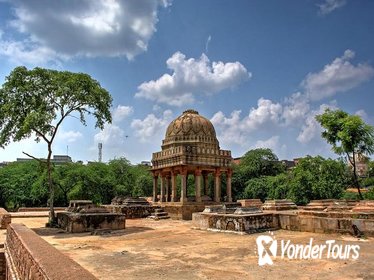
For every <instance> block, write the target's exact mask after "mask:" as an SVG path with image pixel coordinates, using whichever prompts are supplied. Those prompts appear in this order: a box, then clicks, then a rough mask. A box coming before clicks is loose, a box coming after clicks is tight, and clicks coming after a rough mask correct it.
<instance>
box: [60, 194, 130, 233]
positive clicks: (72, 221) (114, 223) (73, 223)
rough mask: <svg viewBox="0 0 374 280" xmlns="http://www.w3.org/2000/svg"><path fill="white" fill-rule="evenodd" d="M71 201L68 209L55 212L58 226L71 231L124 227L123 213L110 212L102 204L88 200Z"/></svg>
mask: <svg viewBox="0 0 374 280" xmlns="http://www.w3.org/2000/svg"><path fill="white" fill-rule="evenodd" d="M83 204H84V206H81V205H82V201H78V202H77V201H72V202H70V206H69V208H68V211H66V212H60V213H57V221H58V225H59V227H61V228H62V229H64V230H66V231H68V232H71V233H76V232H85V231H94V230H118V229H125V215H123V214H117V213H110V212H109V211H108V210H107V209H106V208H105V207H103V206H96V205H94V204H92V203H91V204H89V203H88V201H84V202H83Z"/></svg>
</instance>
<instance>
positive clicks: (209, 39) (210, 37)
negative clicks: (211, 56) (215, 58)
mask: <svg viewBox="0 0 374 280" xmlns="http://www.w3.org/2000/svg"><path fill="white" fill-rule="evenodd" d="M211 40H212V36H210V35H209V36H208V39H206V43H205V52H206V53H208V52H209V43H210V41H211Z"/></svg>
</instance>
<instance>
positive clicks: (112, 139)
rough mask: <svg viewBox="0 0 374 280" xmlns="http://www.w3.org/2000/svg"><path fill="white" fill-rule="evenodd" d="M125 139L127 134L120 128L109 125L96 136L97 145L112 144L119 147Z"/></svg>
mask: <svg viewBox="0 0 374 280" xmlns="http://www.w3.org/2000/svg"><path fill="white" fill-rule="evenodd" d="M124 138H125V132H124V131H123V129H121V128H120V127H119V126H117V125H115V124H109V125H106V126H105V127H104V129H103V130H101V131H99V132H98V133H97V134H95V136H94V140H95V142H96V143H104V144H109V143H110V144H111V145H113V146H117V145H118V144H122V143H123V141H124Z"/></svg>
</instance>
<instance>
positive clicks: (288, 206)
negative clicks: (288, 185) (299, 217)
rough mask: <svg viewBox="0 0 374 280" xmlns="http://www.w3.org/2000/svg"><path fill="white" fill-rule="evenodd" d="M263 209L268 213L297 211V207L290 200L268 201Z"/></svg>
mask: <svg viewBox="0 0 374 280" xmlns="http://www.w3.org/2000/svg"><path fill="white" fill-rule="evenodd" d="M262 209H263V210H267V211H285V210H297V205H296V204H295V203H293V202H292V201H291V200H288V199H275V200H266V201H265V203H264V204H263V205H262Z"/></svg>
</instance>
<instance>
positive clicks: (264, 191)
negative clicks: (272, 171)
mask: <svg viewBox="0 0 374 280" xmlns="http://www.w3.org/2000/svg"><path fill="white" fill-rule="evenodd" d="M243 196H244V197H245V198H259V199H261V200H262V201H265V199H266V198H267V196H268V180H267V179H266V177H262V178H253V179H250V180H248V181H247V183H246V187H245V189H244V194H243Z"/></svg>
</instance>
